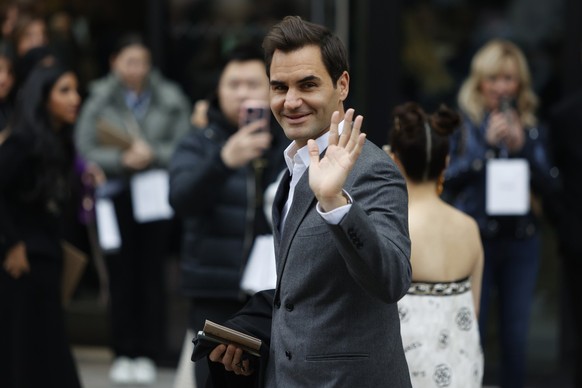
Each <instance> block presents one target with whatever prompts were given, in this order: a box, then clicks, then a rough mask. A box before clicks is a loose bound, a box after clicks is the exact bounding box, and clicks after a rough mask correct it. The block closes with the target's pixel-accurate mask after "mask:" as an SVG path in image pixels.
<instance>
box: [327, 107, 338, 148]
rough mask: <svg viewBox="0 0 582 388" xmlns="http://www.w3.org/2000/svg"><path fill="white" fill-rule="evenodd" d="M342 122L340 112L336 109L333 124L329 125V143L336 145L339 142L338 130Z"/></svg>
mask: <svg viewBox="0 0 582 388" xmlns="http://www.w3.org/2000/svg"><path fill="white" fill-rule="evenodd" d="M339 123H340V114H339V112H338V111H337V110H336V111H335V112H333V114H332V115H331V124H330V125H329V144H330V145H335V144H337V143H338V139H339V132H338V125H339Z"/></svg>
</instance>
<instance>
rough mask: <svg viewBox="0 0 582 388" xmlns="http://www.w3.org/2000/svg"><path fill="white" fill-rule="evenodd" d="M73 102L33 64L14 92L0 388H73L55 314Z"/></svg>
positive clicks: (4, 157)
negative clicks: (24, 79)
mask: <svg viewBox="0 0 582 388" xmlns="http://www.w3.org/2000/svg"><path fill="white" fill-rule="evenodd" d="M79 104H80V97H79V94H78V92H77V78H76V76H75V75H74V74H73V73H72V72H71V71H69V70H68V69H66V68H63V67H61V66H59V65H58V64H55V63H54V61H51V63H41V64H39V65H37V67H36V68H35V69H34V70H33V71H32V73H31V74H30V76H29V77H28V79H27V81H26V83H25V84H24V85H23V86H22V89H21V90H20V91H19V95H18V99H17V102H16V106H15V110H14V115H13V118H12V121H11V122H10V124H9V126H8V128H7V131H8V136H7V138H6V139H5V141H4V142H3V143H2V145H0V263H1V268H0V386H1V387H3V388H28V387H31V388H33V387H66V388H69V387H71V388H77V387H80V381H79V377H78V375H77V370H76V367H75V363H74V360H73V357H72V354H71V351H70V349H69V345H68V343H67V337H66V333H65V322H64V317H63V311H62V308H61V273H62V267H63V259H62V256H63V253H62V248H61V239H62V231H63V230H62V227H63V225H62V224H63V209H64V208H65V206H66V203H67V202H68V201H69V195H70V187H71V179H72V177H73V163H74V155H75V153H74V146H73V140H72V124H73V123H74V121H75V119H76V117H77V111H78V108H79Z"/></svg>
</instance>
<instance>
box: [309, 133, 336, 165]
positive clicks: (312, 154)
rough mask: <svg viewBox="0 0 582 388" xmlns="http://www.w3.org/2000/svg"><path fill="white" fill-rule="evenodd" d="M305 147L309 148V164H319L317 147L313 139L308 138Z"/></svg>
mask: <svg viewBox="0 0 582 388" xmlns="http://www.w3.org/2000/svg"><path fill="white" fill-rule="evenodd" d="M330 136H331V135H330ZM307 149H308V150H309V159H310V166H317V165H319V147H318V146H317V143H316V142H315V140H313V139H309V140H308V141H307Z"/></svg>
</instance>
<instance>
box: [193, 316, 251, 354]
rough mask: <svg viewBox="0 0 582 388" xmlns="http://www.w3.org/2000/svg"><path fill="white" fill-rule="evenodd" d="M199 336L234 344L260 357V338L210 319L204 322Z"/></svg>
mask: <svg viewBox="0 0 582 388" xmlns="http://www.w3.org/2000/svg"><path fill="white" fill-rule="evenodd" d="M198 337H199V339H202V338H201V337H204V339H207V340H210V341H213V342H216V343H222V344H225V345H228V344H234V345H236V346H239V347H240V348H241V349H243V350H244V351H246V352H248V353H250V354H253V355H255V356H258V357H260V353H259V349H260V348H261V344H262V341H261V340H260V339H258V338H256V337H253V336H251V335H248V334H245V333H241V332H240V331H237V330H234V329H231V328H229V327H226V326H222V325H219V324H218V323H215V322H212V321H209V320H206V323H204V329H203V330H202V331H200V332H198Z"/></svg>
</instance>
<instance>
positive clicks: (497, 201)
mask: <svg viewBox="0 0 582 388" xmlns="http://www.w3.org/2000/svg"><path fill="white" fill-rule="evenodd" d="M485 184H486V192H485V210H486V212H487V214H488V215H498V216H509V215H524V214H527V212H529V207H530V198H529V163H528V162H527V160H525V159H489V160H488V161H487V172H486V183H485Z"/></svg>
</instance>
